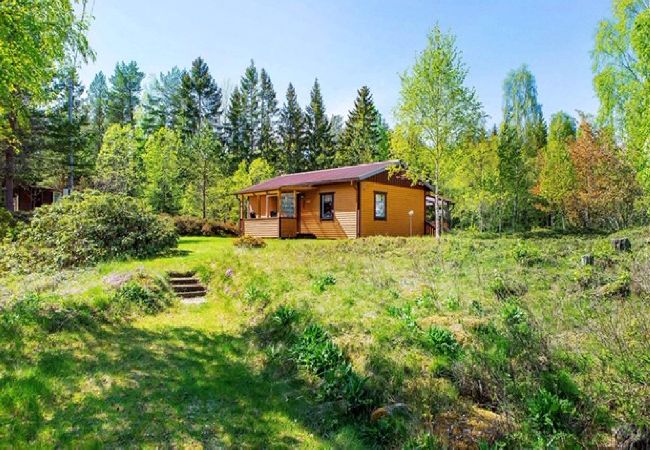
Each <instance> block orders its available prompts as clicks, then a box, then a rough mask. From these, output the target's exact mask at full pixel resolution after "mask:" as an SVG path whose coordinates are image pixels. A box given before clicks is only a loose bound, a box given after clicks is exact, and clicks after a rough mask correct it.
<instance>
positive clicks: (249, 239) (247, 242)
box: [233, 235, 266, 248]
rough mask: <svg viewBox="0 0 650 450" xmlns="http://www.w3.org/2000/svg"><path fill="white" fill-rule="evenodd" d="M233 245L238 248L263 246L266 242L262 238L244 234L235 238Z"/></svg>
mask: <svg viewBox="0 0 650 450" xmlns="http://www.w3.org/2000/svg"><path fill="white" fill-rule="evenodd" d="M233 245H234V246H235V247H239V248H264V247H266V242H264V239H262V238H258V237H255V236H248V235H244V236H241V237H238V238H237V239H235V240H234V241H233Z"/></svg>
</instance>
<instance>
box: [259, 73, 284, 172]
mask: <svg viewBox="0 0 650 450" xmlns="http://www.w3.org/2000/svg"><path fill="white" fill-rule="evenodd" d="M277 115H278V100H277V98H276V95H275V89H274V88H273V83H272V82H271V78H270V77H269V74H268V73H267V72H266V70H264V69H262V70H261V71H260V144H259V145H260V153H261V155H262V157H263V158H264V159H265V160H266V161H267V162H269V163H271V165H273V166H274V167H277V165H278V164H279V152H278V149H279V146H278V133H277Z"/></svg>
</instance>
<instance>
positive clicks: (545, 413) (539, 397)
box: [528, 388, 576, 434]
mask: <svg viewBox="0 0 650 450" xmlns="http://www.w3.org/2000/svg"><path fill="white" fill-rule="evenodd" d="M575 413H576V410H575V406H574V405H573V403H571V401H569V400H567V399H564V398H560V397H559V396H558V395H556V394H554V393H552V392H549V391H548V390H546V389H545V388H541V389H539V391H538V392H537V393H536V394H535V395H534V396H533V397H532V398H531V399H530V400H529V401H528V417H529V419H530V421H531V422H532V423H533V425H534V426H535V427H536V428H537V429H538V430H540V431H541V432H543V433H547V434H553V433H555V432H557V431H566V430H569V429H570V427H571V423H572V420H573V417H574V415H575Z"/></svg>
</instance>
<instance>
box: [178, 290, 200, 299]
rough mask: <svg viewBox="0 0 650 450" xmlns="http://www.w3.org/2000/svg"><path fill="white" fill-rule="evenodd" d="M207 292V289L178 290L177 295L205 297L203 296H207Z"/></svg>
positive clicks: (182, 296)
mask: <svg viewBox="0 0 650 450" xmlns="http://www.w3.org/2000/svg"><path fill="white" fill-rule="evenodd" d="M205 294H207V291H206V290H205V289H201V290H195V291H189V292H177V293H176V295H178V296H179V297H181V298H195V297H203V296H205Z"/></svg>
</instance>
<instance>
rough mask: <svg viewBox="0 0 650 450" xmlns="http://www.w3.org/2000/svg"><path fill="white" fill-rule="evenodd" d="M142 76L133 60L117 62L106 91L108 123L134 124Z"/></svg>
mask: <svg viewBox="0 0 650 450" xmlns="http://www.w3.org/2000/svg"><path fill="white" fill-rule="evenodd" d="M143 78H144V73H142V72H140V70H139V69H138V65H137V64H136V62H135V61H131V62H130V63H128V64H127V63H125V62H120V63H117V65H116V66H115V73H114V74H113V76H111V79H110V81H111V88H110V90H109V92H108V121H109V123H119V124H123V125H126V124H129V125H134V124H135V116H134V112H135V108H136V107H137V106H138V104H139V103H140V98H139V94H140V90H141V89H142V87H141V84H142V79H143Z"/></svg>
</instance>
